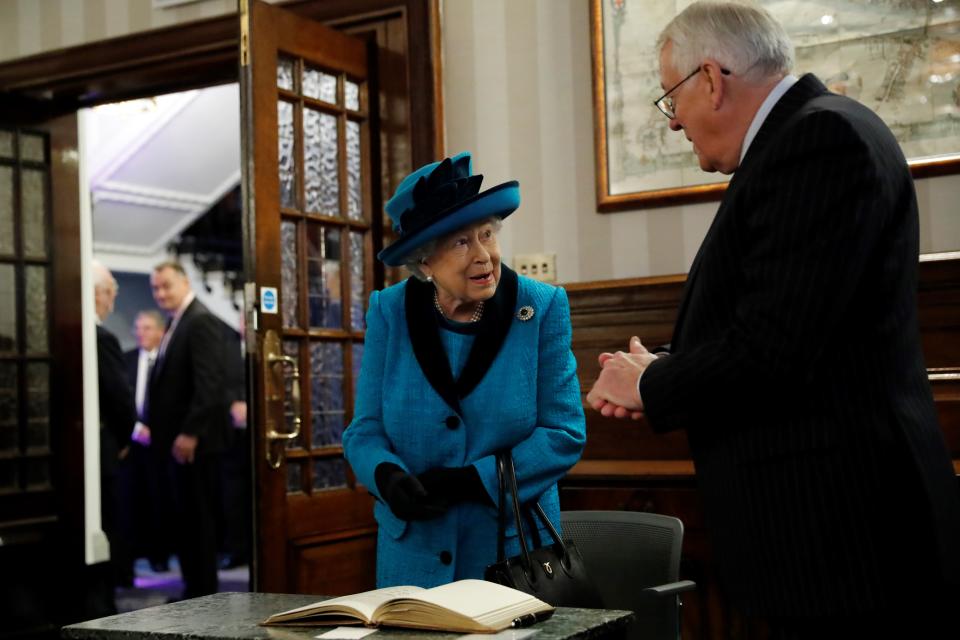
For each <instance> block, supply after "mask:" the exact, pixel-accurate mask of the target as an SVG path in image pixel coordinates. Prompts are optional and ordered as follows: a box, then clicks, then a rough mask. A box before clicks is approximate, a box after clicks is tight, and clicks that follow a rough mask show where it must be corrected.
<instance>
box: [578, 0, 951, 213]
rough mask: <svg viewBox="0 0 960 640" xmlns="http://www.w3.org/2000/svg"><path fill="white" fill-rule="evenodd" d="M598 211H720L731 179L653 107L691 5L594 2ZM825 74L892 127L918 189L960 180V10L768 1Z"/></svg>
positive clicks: (800, 70)
mask: <svg viewBox="0 0 960 640" xmlns="http://www.w3.org/2000/svg"><path fill="white" fill-rule="evenodd" d="M590 3H591V6H590V17H591V56H592V66H593V112H594V141H595V145H594V146H595V153H596V191H597V209H598V211H600V212H603V213H606V212H610V211H620V210H624V209H643V208H650V207H662V206H675V205H681V204H688V203H693V202H705V201H710V200H718V199H719V198H720V197H721V196H722V194H723V192H724V190H725V189H726V183H727V181H728V179H729V178H728V176H722V175H720V174H715V173H704V172H703V171H701V170H700V168H699V166H698V164H697V161H696V156H695V155H694V153H693V151H692V148H691V145H690V143H689V141H688V140H686V138H685V136H683V135H682V134H681V133H677V132H674V131H671V130H670V129H669V120H667V118H666V117H665V116H664V115H663V114H662V113H660V112H659V111H658V110H657V108H656V107H655V106H654V105H653V101H654V100H655V99H656V98H657V97H658V96H659V95H661V94H662V93H663V90H662V88H661V87H660V74H659V58H658V52H657V51H655V50H654V49H655V43H656V39H657V36H658V35H659V33H660V31H661V30H662V29H663V28H664V27H665V26H666V25H667V23H668V22H669V21H670V20H671V19H672V18H673V17H674V16H675V15H676V14H677V13H678V12H679V11H680V10H682V8H683V7H684V6H686V5H687V4H689V2H687V1H686V0H680V1H677V0H590ZM759 4H761V5H763V6H765V7H766V8H767V9H768V10H769V11H770V12H771V13H772V14H773V15H774V16H775V17H776V18H777V19H778V20H779V21H780V22H781V23H782V24H783V25H784V27H785V28H786V30H787V33H788V34H789V35H790V37H791V39H792V40H793V43H794V46H795V49H796V64H795V66H794V71H793V73H794V75H796V76H797V77H799V76H801V75H803V74H804V73H814V74H816V75H817V77H819V78H820V79H821V80H822V81H823V82H824V84H826V85H827V86H828V88H830V89H831V90H832V91H834V92H837V93H843V94H845V95H849V96H850V97H853V98H855V99H857V100H860V101H861V102H863V103H864V104H866V105H867V106H868V107H870V108H871V109H873V110H874V111H875V112H877V114H878V115H879V116H880V117H881V118H882V119H883V120H884V122H886V123H887V124H888V126H890V128H891V130H892V131H893V132H894V135H896V136H897V139H898V140H899V141H900V144H901V147H902V148H903V150H904V154H905V155H906V157H907V160H908V163H909V165H910V168H911V172H912V173H913V175H914V177H915V178H922V177H929V176H935V175H948V174H953V173H958V172H960V0H944V1H942V2H937V3H914V4H911V3H903V2H898V1H897V0H883V1H880V2H876V3H862V2H857V1H856V0H838V1H836V2H833V3H830V4H829V11H830V12H831V13H830V14H824V13H823V11H824V8H823V7H824V6H825V5H823V4H822V3H812V2H810V3H808V2H796V1H788V0H761V1H760V2H759Z"/></svg>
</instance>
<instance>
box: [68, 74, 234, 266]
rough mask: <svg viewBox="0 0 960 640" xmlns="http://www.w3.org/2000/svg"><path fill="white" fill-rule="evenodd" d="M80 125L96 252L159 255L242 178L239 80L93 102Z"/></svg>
mask: <svg viewBox="0 0 960 640" xmlns="http://www.w3.org/2000/svg"><path fill="white" fill-rule="evenodd" d="M84 123H85V124H84V160H85V162H86V163H87V171H86V174H87V175H88V176H89V187H90V200H91V204H92V210H93V248H94V251H95V252H110V253H114V254H117V253H119V254H128V255H140V256H147V255H150V256H153V255H156V254H158V253H160V252H163V250H164V247H165V246H166V245H167V243H169V242H170V241H171V240H172V239H174V238H175V236H176V235H177V234H178V233H180V231H182V230H183V229H185V228H186V227H188V226H189V225H190V224H191V223H192V222H193V221H194V220H196V218H197V217H199V216H200V215H202V214H203V213H204V212H206V211H207V210H208V209H209V208H210V207H211V206H213V205H214V204H215V203H216V202H217V201H219V200H220V198H221V197H223V195H224V194H225V193H226V192H227V191H229V190H230V189H232V188H233V187H235V186H236V185H237V183H238V182H239V181H240V103H239V93H238V88H237V85H236V84H229V85H221V86H217V87H210V88H207V89H201V90H196V91H186V92H183V93H175V94H168V95H164V96H157V97H155V98H149V99H144V100H132V101H129V102H121V103H116V104H109V105H103V106H100V107H95V108H93V109H91V110H90V113H89V114H88V117H86V118H85V120H84Z"/></svg>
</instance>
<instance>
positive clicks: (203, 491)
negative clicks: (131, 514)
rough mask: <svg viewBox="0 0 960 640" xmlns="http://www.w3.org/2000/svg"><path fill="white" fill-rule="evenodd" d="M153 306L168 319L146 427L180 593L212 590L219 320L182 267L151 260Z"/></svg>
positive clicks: (220, 424) (219, 433)
mask: <svg viewBox="0 0 960 640" xmlns="http://www.w3.org/2000/svg"><path fill="white" fill-rule="evenodd" d="M150 286H151V288H152V289H153V297H154V300H156V302H157V305H158V306H159V307H160V308H161V309H163V310H164V311H165V312H166V313H167V314H168V315H169V316H170V326H169V328H168V329H167V332H166V333H165V334H164V336H163V340H162V341H161V342H160V347H159V351H158V355H157V361H156V364H154V367H153V375H152V376H151V379H150V391H149V396H148V397H149V409H148V411H147V415H146V416H145V417H146V418H147V421H146V425H147V427H148V428H149V429H150V439H151V446H153V447H156V449H157V452H158V454H159V455H162V456H163V457H164V459H165V475H164V478H163V480H164V481H165V482H166V483H167V484H166V486H164V487H163V488H162V489H161V490H162V491H169V492H170V495H171V496H172V497H173V505H174V512H175V517H174V522H173V526H174V527H175V530H176V531H177V535H176V548H177V557H178V558H179V560H180V568H181V571H182V573H183V581H184V592H183V597H184V598H195V597H197V596H202V595H206V594H210V593H215V592H216V591H217V586H218V579H217V527H216V525H217V522H216V521H217V513H218V512H219V511H220V498H221V490H220V459H221V454H222V453H223V450H224V447H225V444H226V442H225V441H226V434H225V428H224V427H225V420H224V411H225V409H224V392H223V362H224V353H223V351H224V347H223V331H222V329H221V325H222V323H221V321H220V320H219V319H218V318H216V317H215V316H214V315H213V314H212V313H210V311H209V310H208V309H207V308H206V307H205V306H204V305H203V303H201V302H200V301H199V300H197V299H196V295H195V294H194V292H193V289H192V288H191V286H190V280H189V279H188V278H187V275H186V273H185V272H184V270H183V267H182V266H181V265H180V264H179V263H176V262H163V263H161V264H159V265H157V266H156V267H155V268H154V270H153V273H152V274H151V275H150Z"/></svg>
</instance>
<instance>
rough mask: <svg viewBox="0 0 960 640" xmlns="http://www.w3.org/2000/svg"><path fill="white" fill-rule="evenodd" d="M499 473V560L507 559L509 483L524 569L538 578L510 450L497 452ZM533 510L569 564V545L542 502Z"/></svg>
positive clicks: (534, 525)
mask: <svg viewBox="0 0 960 640" xmlns="http://www.w3.org/2000/svg"><path fill="white" fill-rule="evenodd" d="M497 475H498V476H499V477H498V480H499V488H500V504H499V524H498V531H497V560H498V561H500V562H502V561H503V560H505V559H506V553H505V549H504V547H505V542H506V525H507V513H506V509H505V507H504V500H505V498H506V495H505V493H506V486H507V485H509V487H510V493H511V495H512V496H513V517H514V520H515V521H516V523H517V537H518V538H519V541H520V554H521V558H522V562H523V570H524V572H525V573H527V574H529V575H532V576H533V580H536V574H535V573H534V572H533V570H532V567H533V563H532V562H531V560H530V551H529V547H528V546H527V539H526V536H525V535H524V533H523V520H522V517H521V514H520V493H519V491H518V490H517V474H516V469H515V468H514V465H513V455H511V453H510V452H509V451H504V452H501V453H498V454H497ZM533 511H534V513H536V514H537V515H538V516H540V520H542V521H543V524H544V526H546V528H547V531H548V532H550V536H551V537H552V538H553V541H554V542H555V543H556V544H557V545H558V546H559V547H560V562H561V564H563V565H564V566H567V564H568V562H567V558H568V555H567V547H566V545H565V544H564V543H563V540H562V539H561V538H560V534H559V533H558V532H557V529H556V527H554V526H553V523H552V522H550V518H548V517H547V514H546V512H544V510H543V507H541V506H540V502H534V504H533ZM530 520H531V524H532V525H533V527H532V532H533V534H534V535H535V536H537V538H539V535H540V534H539V533H538V532H537V523H536V520H535V519H534V518H531V519H530Z"/></svg>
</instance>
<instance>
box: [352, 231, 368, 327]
mask: <svg viewBox="0 0 960 640" xmlns="http://www.w3.org/2000/svg"><path fill="white" fill-rule="evenodd" d="M364 264H365V260H364V257H363V234H362V233H359V232H356V231H351V232H350V326H351V327H353V329H354V330H355V331H362V330H363V328H364V317H363V303H364V301H365V297H366V296H365V295H364V294H365V293H366V291H365V290H364V278H363V266H364Z"/></svg>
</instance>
